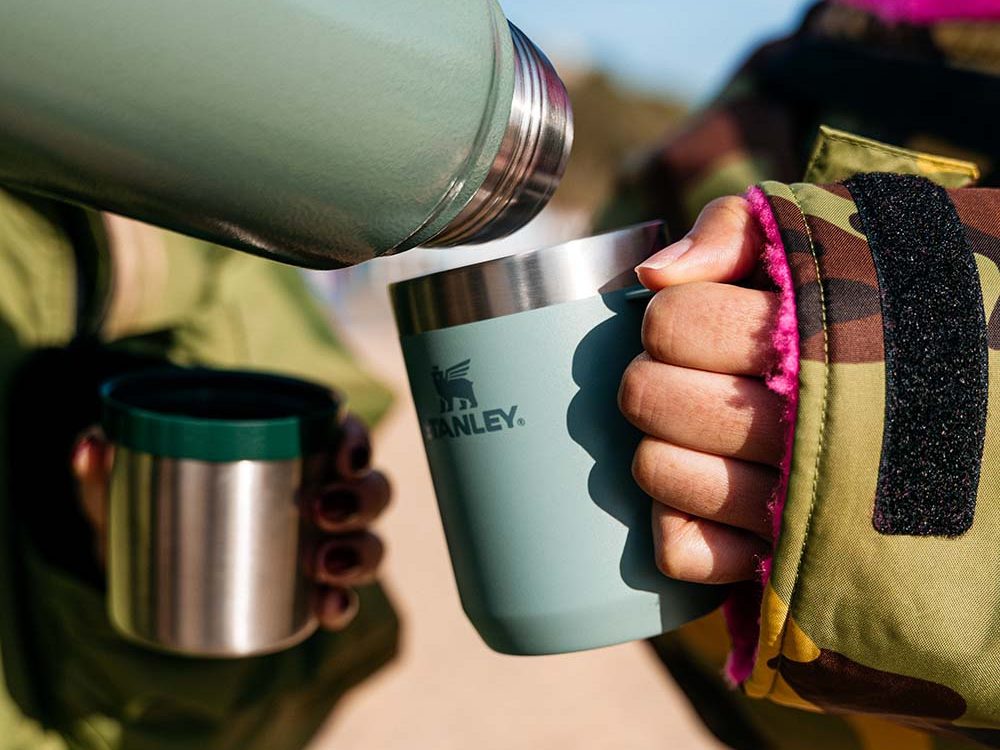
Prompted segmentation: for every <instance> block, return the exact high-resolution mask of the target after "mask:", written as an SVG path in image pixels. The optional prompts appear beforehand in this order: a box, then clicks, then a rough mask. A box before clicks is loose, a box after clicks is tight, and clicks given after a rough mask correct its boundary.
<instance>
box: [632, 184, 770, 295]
mask: <svg viewBox="0 0 1000 750" xmlns="http://www.w3.org/2000/svg"><path fill="white" fill-rule="evenodd" d="M762 247H763V237H762V235H761V232H760V228H759V227H758V226H757V222H756V220H755V219H754V218H753V217H752V216H751V215H750V207H749V205H748V204H747V202H746V200H745V199H743V198H741V197H739V196H734V195H730V196H726V197H724V198H716V199H715V200H714V201H712V202H711V203H709V204H708V205H706V206H705V208H704V209H702V212H701V214H700V215H699V216H698V220H697V221H696V222H695V224H694V226H693V227H692V228H691V231H690V232H688V233H687V234H686V235H685V236H684V237H682V238H681V239H680V240H678V241H677V242H675V243H673V244H672V245H668V246H667V247H665V248H663V249H662V250H660V251H659V252H658V253H656V254H654V255H652V256H651V257H649V258H648V259H647V260H645V261H643V263H642V264H640V265H639V267H638V268H636V273H637V274H638V276H639V281H640V283H642V285H643V286H645V287H646V288H647V289H651V290H652V291H654V292H657V291H659V290H660V289H663V288H664V287H667V286H676V285H677V284H686V283H688V282H691V281H723V282H725V281H736V280H738V279H742V278H743V277H745V276H747V275H749V273H750V272H751V271H752V270H753V269H754V267H755V266H756V264H757V260H758V258H759V257H760V253H761V249H762Z"/></svg>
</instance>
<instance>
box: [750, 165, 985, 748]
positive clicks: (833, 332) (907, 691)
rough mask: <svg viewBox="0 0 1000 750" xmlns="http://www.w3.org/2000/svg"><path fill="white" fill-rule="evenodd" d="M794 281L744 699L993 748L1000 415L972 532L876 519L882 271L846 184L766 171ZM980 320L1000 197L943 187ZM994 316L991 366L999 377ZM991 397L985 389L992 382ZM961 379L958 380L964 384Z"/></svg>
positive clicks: (766, 187)
mask: <svg viewBox="0 0 1000 750" xmlns="http://www.w3.org/2000/svg"><path fill="white" fill-rule="evenodd" d="M763 188H764V190H765V192H766V193H767V195H768V196H769V199H770V202H771V205H772V208H773V210H774V213H775V215H776V218H777V219H778V222H779V225H780V227H781V234H782V239H783V241H784V243H785V246H786V251H787V253H788V257H789V261H790V263H791V268H792V272H793V276H794V278H795V286H796V300H797V313H798V320H799V327H800V341H801V371H800V402H799V403H800V406H799V418H798V422H797V426H796V435H795V446H794V453H793V465H792V474H791V479H790V482H789V492H788V499H787V502H786V505H785V510H784V514H783V519H782V533H781V537H780V539H779V542H778V549H777V552H776V555H775V561H774V569H773V575H772V577H771V579H770V581H769V583H768V585H767V588H766V590H765V594H764V603H763V607H762V618H761V635H760V642H759V652H758V658H757V663H756V666H755V669H754V672H753V674H752V675H751V677H750V679H749V680H748V681H747V682H746V684H745V686H744V688H745V690H746V692H747V694H748V695H750V696H754V697H769V698H771V699H773V700H775V701H777V702H779V703H783V704H786V705H792V706H797V707H801V708H807V709H811V710H828V711H829V710H832V711H848V712H859V713H866V714H875V715H880V716H884V717H890V718H893V719H896V720H899V721H902V722H905V723H906V724H909V725H911V726H916V727H928V728H934V729H946V730H947V731H950V732H955V733H958V734H963V735H967V736H969V737H971V738H974V739H976V740H977V741H979V742H984V743H988V744H996V745H1000V731H993V728H996V727H1000V681H998V675H1000V652H998V649H997V634H996V632H997V631H996V625H995V623H996V612H997V611H1000V609H998V608H1000V587H998V586H997V584H996V581H997V580H998V579H1000V558H998V557H997V556H996V554H995V548H996V538H997V529H998V528H1000V503H998V502H997V500H998V499H1000V498H998V494H1000V417H998V416H996V415H995V414H992V413H991V414H990V415H989V416H988V421H987V439H986V447H985V452H984V456H983V462H982V480H981V482H980V486H979V494H978V498H977V505H976V517H975V522H974V524H973V526H972V528H971V529H970V530H969V531H968V532H966V533H964V534H962V535H960V536H957V537H954V538H942V537H916V536H885V535H882V534H880V533H878V532H877V531H876V530H875V529H874V528H873V526H872V520H871V514H872V499H873V498H874V496H875V483H876V479H877V476H878V466H879V459H880V455H881V448H882V433H883V414H884V409H885V363H884V359H883V351H882V316H881V312H880V306H879V288H878V280H877V277H876V274H875V268H874V264H873V262H872V256H871V251H870V249H869V247H868V244H867V241H866V238H865V236H864V234H863V233H862V232H861V231H859V230H860V222H859V220H858V215H857V211H856V209H855V205H854V203H853V201H852V199H851V196H850V193H848V191H847V189H846V188H845V187H844V186H843V185H839V184H834V185H822V186H816V185H811V184H793V185H785V184H782V183H776V182H765V183H763ZM949 196H950V197H951V199H952V201H953V203H954V205H955V207H956V210H957V213H958V216H959V218H960V220H961V221H962V223H963V226H964V228H965V232H966V236H967V237H968V239H969V243H970V246H971V249H972V250H973V252H974V257H975V260H976V264H977V267H978V270H979V275H980V285H981V288H982V292H983V300H984V304H985V308H986V311H987V317H988V319H989V320H996V318H997V301H998V299H1000V270H998V265H997V261H998V260H1000V258H998V256H997V251H998V249H1000V192H998V191H996V190H987V189H958V190H951V191H949ZM995 329H996V326H994V333H993V335H992V336H991V341H990V355H989V369H990V373H991V375H995V374H996V373H998V372H1000V351H998V344H1000V342H998V341H997V337H996V333H995ZM990 380H991V384H990V391H991V393H990V395H991V398H992V397H995V395H996V393H995V391H996V388H997V386H996V385H995V383H996V377H991V378H990ZM959 387H960V386H959Z"/></svg>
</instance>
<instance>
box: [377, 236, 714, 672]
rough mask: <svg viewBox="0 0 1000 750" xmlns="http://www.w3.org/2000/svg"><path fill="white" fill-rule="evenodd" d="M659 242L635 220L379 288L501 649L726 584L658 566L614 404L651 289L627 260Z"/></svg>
mask: <svg viewBox="0 0 1000 750" xmlns="http://www.w3.org/2000/svg"><path fill="white" fill-rule="evenodd" d="M664 244H665V235H664V230H663V226H662V224H659V223H652V224H644V225H640V226H635V227H631V228H628V229H623V230H620V231H617V232H612V233H610V234H604V235H600V236H597V237H590V238H587V239H582V240H576V241H574V242H569V243H566V244H563V245H558V246H555V247H549V248H545V249H542V250H536V251H532V252H528V253H523V254H520V255H514V256H510V257H506V258H501V259H499V260H492V261H487V262H485V263H478V264H475V265H470V266H465V267H462V268H457V269H454V270H451V271H444V272H441V273H436V274H432V275H430V276H424V277H421V278H417V279H412V280H409V281H404V282H401V283H398V284H396V285H394V286H393V288H392V290H391V293H392V297H393V305H394V308H395V313H396V319H397V323H398V326H399V331H400V336H401V343H402V349H403V356H404V358H405V360H406V367H407V371H408V374H409V379H410V386H411V389H412V392H413V400H414V403H415V404H416V409H417V413H418V415H419V419H420V425H421V428H422V430H423V438H424V444H425V447H426V450H427V458H428V462H429V464H430V469H431V474H432V476H433V479H434V487H435V490H436V493H437V498H438V503H439V506H440V510H441V517H442V520H443V522H444V528H445V533H446V535H447V538H448V546H449V549H450V552H451V559H452V564H453V567H454V571H455V576H456V579H457V582H458V588H459V592H460V595H461V598H462V604H463V606H464V608H465V611H466V613H467V614H468V616H469V618H470V619H471V621H472V622H473V624H474V625H475V627H476V628H477V630H478V631H479V633H480V634H481V635H482V637H483V638H484V639H485V640H486V642H487V643H488V644H489V645H490V646H491V647H492V648H494V649H496V650H497V651H501V652H505V653H511V654H551V653H561V652H568V651H577V650H581V649H588V648H596V647H599V646H606V645H610V644H614V643H621V642H624V641H629V640H635V639H639V638H645V637H649V636H652V635H656V634H659V633H662V632H665V631H667V630H671V629H674V628H677V627H679V626H680V625H682V624H684V623H686V622H688V621H690V620H693V619H695V618H697V617H700V616H701V615H704V614H706V613H707V612H709V611H711V610H712V609H714V608H715V607H716V606H718V605H719V603H720V602H721V601H722V598H723V597H724V596H725V594H726V589H725V588H724V587H712V586H700V585H695V584H691V583H684V582H680V581H675V580H671V579H668V578H667V577H665V576H664V575H663V574H662V573H660V572H659V571H658V570H657V568H656V565H655V562H654V555H653V544H652V530H651V526H652V524H651V521H650V502H651V500H650V499H649V498H648V497H647V496H646V495H644V494H643V493H642V491H641V490H640V489H639V488H638V487H637V486H636V484H635V482H634V480H633V478H632V475H631V468H630V467H631V460H632V454H633V452H634V450H635V448H636V446H637V445H638V442H639V439H640V435H639V433H638V432H637V431H636V430H635V429H634V428H633V427H631V426H630V425H629V424H628V423H627V422H626V421H625V419H624V418H623V417H622V415H621V414H620V412H619V411H618V407H617V398H616V395H617V390H618V384H619V381H620V379H621V376H622V373H623V372H624V370H625V368H626V366H627V365H628V363H629V362H630V361H631V360H632V358H634V357H635V356H636V355H638V354H639V353H640V351H641V350H642V345H641V324H642V316H643V312H644V310H645V306H646V301H647V300H648V294H646V293H644V291H643V290H641V289H637V288H636V286H635V274H634V272H633V269H634V268H635V266H636V265H637V264H638V263H640V262H641V261H642V260H644V259H645V258H646V257H648V256H649V255H650V254H651V253H653V252H655V251H656V250H658V249H660V248H662V247H663V246H664Z"/></svg>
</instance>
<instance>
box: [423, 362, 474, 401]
mask: <svg viewBox="0 0 1000 750" xmlns="http://www.w3.org/2000/svg"><path fill="white" fill-rule="evenodd" d="M470 361H471V360H468V359H465V360H462V361H461V362H459V363H458V364H456V365H452V366H451V367H449V368H447V369H446V370H444V371H443V372H442V371H441V368H440V367H437V366H436V365H435V366H434V367H433V368H432V369H431V377H432V378H433V379H434V388H435V390H437V393H438V397H439V398H440V400H441V412H442V413H443V412H446V411H454V410H455V401H456V399H457V400H458V402H459V407H458V408H459V409H461V410H465V409H469V408H475V407H477V406H479V402H478V401H477V400H476V392H475V391H474V390H473V387H472V381H471V380H469V379H468V378H467V377H465V376H466V375H468V374H469V362H470Z"/></svg>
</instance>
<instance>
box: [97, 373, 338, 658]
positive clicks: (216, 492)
mask: <svg viewBox="0 0 1000 750" xmlns="http://www.w3.org/2000/svg"><path fill="white" fill-rule="evenodd" d="M101 396H102V402H103V419H102V422H103V426H104V429H105V431H106V433H107V435H108V437H109V439H110V440H111V441H112V442H113V443H114V445H115V457H114V463H113V467H112V472H111V485H110V507H109V531H108V607H109V613H110V618H111V621H112V623H113V624H114V626H115V627H116V628H117V629H118V630H119V631H120V632H121V633H123V634H124V635H126V636H128V637H130V638H132V639H134V640H137V641H140V642H142V643H144V644H147V645H150V646H153V647H155V648H159V649H163V650H167V651H171V652H176V653H181V654H187V655H192V656H211V657H237V656H249V655H252V654H260V653H266V652H270V651H276V650H280V649H282V648H286V647H288V646H291V645H293V644H295V643H297V642H299V641H301V640H303V639H304V638H306V637H307V636H308V635H309V634H311V633H312V632H313V631H314V630H315V629H316V626H317V622H316V619H315V617H314V615H313V613H312V607H311V602H310V598H309V597H310V589H309V585H308V582H307V580H306V579H305V578H304V576H303V574H302V570H301V565H300V562H301V556H302V551H301V550H302V548H303V546H304V542H305V538H304V534H305V533H306V532H305V528H304V526H303V524H302V522H301V520H300V514H299V507H298V503H299V494H300V489H301V488H302V486H303V483H304V482H306V481H308V480H309V479H310V477H309V476H308V475H307V474H308V468H307V467H308V466H310V465H312V464H314V463H315V462H308V461H307V459H308V457H309V456H312V455H315V454H317V453H318V452H320V451H322V450H323V449H324V447H325V446H328V445H329V444H330V440H331V439H332V438H333V437H334V435H335V434H336V431H337V430H338V429H339V424H340V417H341V408H340V404H339V402H338V400H337V399H336V398H335V397H334V396H333V395H332V394H331V393H330V392H329V391H328V390H327V389H325V388H323V387H321V386H318V385H314V384H312V383H306V382H303V381H299V380H294V379H290V378H284V377H278V376H274V375H267V374H261V373H248V372H224V371H209V370H182V369H173V370H155V371H147V372H140V373H133V374H129V375H125V376H122V377H119V378H116V379H114V380H111V381H109V382H108V383H106V384H104V386H103V387H102V389H101Z"/></svg>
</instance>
